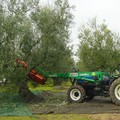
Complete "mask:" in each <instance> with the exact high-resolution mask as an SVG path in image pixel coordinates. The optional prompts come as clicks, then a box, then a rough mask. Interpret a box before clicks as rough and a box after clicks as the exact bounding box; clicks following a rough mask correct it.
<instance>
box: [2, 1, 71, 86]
mask: <svg viewBox="0 0 120 120" xmlns="http://www.w3.org/2000/svg"><path fill="white" fill-rule="evenodd" d="M72 17H73V16H72V14H71V7H70V6H69V4H68V1H64V0H56V1H55V4H54V5H53V6H50V5H45V6H42V5H41V4H40V1H39V0H31V1H23V0H4V1H1V3H0V72H1V74H0V77H1V79H3V78H5V79H6V80H7V81H10V82H13V83H15V84H17V87H18V88H19V86H21V84H23V81H24V78H25V76H26V75H27V74H28V72H29V70H30V69H31V68H32V67H34V66H40V67H41V68H45V70H47V71H52V72H58V71H59V72H64V71H68V70H69V69H70V67H71V65H73V59H72V52H71V49H70V47H69V46H68V43H69V36H70V35H69V27H70V24H71V22H72ZM16 59H21V60H23V61H25V62H27V63H28V65H29V67H28V70H26V71H24V70H23V69H22V68H18V67H17V65H16ZM18 83H19V84H18Z"/></svg>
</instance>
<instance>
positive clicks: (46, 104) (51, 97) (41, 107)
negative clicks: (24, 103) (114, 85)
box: [29, 91, 120, 114]
mask: <svg viewBox="0 0 120 120" xmlns="http://www.w3.org/2000/svg"><path fill="white" fill-rule="evenodd" d="M42 95H43V96H44V98H45V100H44V101H41V102H36V103H31V104H29V109H30V110H31V111H32V113H33V114H105V113H108V114H110V113H112V114H119V113H120V106H116V105H115V104H114V103H112V101H111V99H110V98H109V97H106V98H105V97H95V98H94V99H93V100H90V101H84V102H83V103H69V102H68V101H67V94H66V92H50V91H47V92H43V93H42Z"/></svg>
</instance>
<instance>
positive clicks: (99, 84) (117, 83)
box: [17, 60, 120, 105]
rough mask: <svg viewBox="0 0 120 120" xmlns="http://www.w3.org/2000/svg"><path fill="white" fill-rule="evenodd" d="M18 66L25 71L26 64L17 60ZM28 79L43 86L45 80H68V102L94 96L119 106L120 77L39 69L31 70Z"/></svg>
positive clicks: (100, 73) (108, 74) (89, 98)
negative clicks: (69, 85) (69, 82)
mask: <svg viewBox="0 0 120 120" xmlns="http://www.w3.org/2000/svg"><path fill="white" fill-rule="evenodd" d="M17 63H18V64H22V66H23V67H24V68H25V69H26V68H27V63H25V62H24V61H21V60H17ZM28 76H29V78H30V79H31V80H33V81H35V82H37V83H39V84H45V82H46V79H45V78H52V79H56V78H62V79H70V81H71V83H72V86H71V87H70V88H69V89H68V92H67V96H68V100H69V101H70V102H77V103H80V102H83V101H84V100H85V99H88V100H91V99H93V98H94V96H105V97H109V96H110V98H111V99H112V101H113V102H114V103H115V104H116V105H120V76H119V75H117V76H111V75H110V73H109V72H79V71H76V70H75V71H74V72H66V73H51V72H46V71H44V70H43V69H40V67H38V66H36V67H34V68H32V69H31V70H30V72H29V74H28Z"/></svg>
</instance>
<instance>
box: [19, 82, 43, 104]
mask: <svg viewBox="0 0 120 120" xmlns="http://www.w3.org/2000/svg"><path fill="white" fill-rule="evenodd" d="M27 82H28V81H27V80H25V81H23V82H22V83H21V85H20V87H19V94H20V95H21V96H22V98H23V99H24V101H25V102H27V103H28V102H30V103H31V102H38V101H41V100H43V99H44V98H43V96H42V95H39V96H37V95H35V94H34V93H32V92H31V91H30V90H29V88H28V86H27Z"/></svg>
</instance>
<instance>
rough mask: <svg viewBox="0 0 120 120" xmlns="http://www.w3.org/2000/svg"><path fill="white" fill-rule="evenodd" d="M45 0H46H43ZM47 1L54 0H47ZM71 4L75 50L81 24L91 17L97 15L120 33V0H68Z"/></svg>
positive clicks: (72, 34) (98, 20) (99, 21)
mask: <svg viewBox="0 0 120 120" xmlns="http://www.w3.org/2000/svg"><path fill="white" fill-rule="evenodd" d="M42 1H45V0H42ZM46 1H47V3H51V1H52V2H53V0H46ZM68 1H69V3H70V5H74V6H75V9H74V10H73V15H74V25H73V27H72V30H71V39H72V40H73V42H72V45H74V51H76V49H77V44H78V38H77V37H78V29H79V28H80V25H82V24H84V23H86V22H87V21H88V20H89V19H92V18H94V17H97V22H98V23H101V22H102V21H103V20H105V23H106V24H107V25H108V27H109V28H110V29H111V30H112V31H113V32H119V33H120V0H68Z"/></svg>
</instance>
